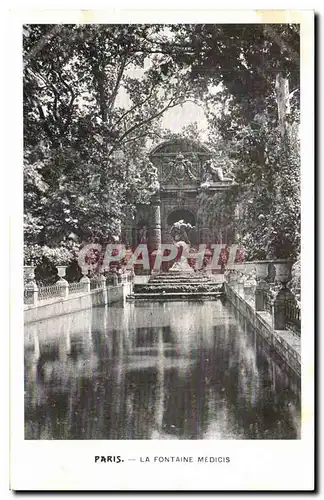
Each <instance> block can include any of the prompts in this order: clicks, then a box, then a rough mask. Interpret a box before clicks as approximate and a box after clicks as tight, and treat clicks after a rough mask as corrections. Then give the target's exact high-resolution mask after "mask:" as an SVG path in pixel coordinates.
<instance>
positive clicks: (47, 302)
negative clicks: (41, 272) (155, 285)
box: [24, 266, 133, 322]
mask: <svg viewBox="0 0 324 500" xmlns="http://www.w3.org/2000/svg"><path fill="white" fill-rule="evenodd" d="M64 274H65V273H63V271H61V270H60V275H59V276H60V278H59V280H58V281H57V282H56V283H55V284H54V285H50V286H38V285H37V283H36V282H35V275H34V272H33V270H32V268H31V266H29V267H28V269H27V271H26V272H25V286H24V306H25V307H24V309H25V322H31V321H38V320H41V319H45V318H47V317H53V316H56V315H60V314H67V313H70V312H75V311H77V310H82V309H86V308H89V307H93V306H101V305H106V304H110V303H114V302H117V301H119V300H123V299H124V298H125V297H126V296H128V295H130V294H131V293H132V290H133V274H132V273H130V272H129V273H124V274H120V275H112V276H110V277H109V279H108V278H106V276H104V275H100V276H98V277H95V278H91V279H90V278H89V277H88V276H87V275H86V273H85V272H84V273H83V276H82V278H81V279H80V281H78V282H76V283H69V282H68V281H67V280H66V279H65V278H64Z"/></svg>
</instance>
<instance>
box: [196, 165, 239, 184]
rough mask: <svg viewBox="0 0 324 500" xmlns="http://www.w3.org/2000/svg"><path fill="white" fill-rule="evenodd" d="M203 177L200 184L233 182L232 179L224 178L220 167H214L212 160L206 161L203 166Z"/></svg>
mask: <svg viewBox="0 0 324 500" xmlns="http://www.w3.org/2000/svg"><path fill="white" fill-rule="evenodd" d="M204 169H205V171H204V175H203V183H202V184H206V183H209V184H212V183H214V182H224V181H231V182H233V179H232V177H224V174H223V169H222V167H216V166H215V165H214V162H213V160H208V161H206V163H205V165H204Z"/></svg>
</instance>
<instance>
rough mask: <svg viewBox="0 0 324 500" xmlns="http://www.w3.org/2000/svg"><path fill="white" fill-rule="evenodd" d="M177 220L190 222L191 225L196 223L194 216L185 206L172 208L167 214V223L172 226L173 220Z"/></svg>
mask: <svg viewBox="0 0 324 500" xmlns="http://www.w3.org/2000/svg"><path fill="white" fill-rule="evenodd" d="M179 220H183V221H184V222H186V223H189V224H191V225H192V226H195V225H196V216H195V214H194V213H193V212H192V211H191V210H188V209H187V208H175V209H174V210H172V211H171V212H170V213H169V215H168V216H167V225H168V226H172V224H174V223H175V222H178V221H179Z"/></svg>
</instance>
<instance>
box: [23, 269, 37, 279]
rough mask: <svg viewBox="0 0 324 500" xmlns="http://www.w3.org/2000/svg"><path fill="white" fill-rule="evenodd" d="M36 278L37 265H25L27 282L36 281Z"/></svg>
mask: <svg viewBox="0 0 324 500" xmlns="http://www.w3.org/2000/svg"><path fill="white" fill-rule="evenodd" d="M34 278H35V266H24V280H25V281H26V283H30V282H31V281H34Z"/></svg>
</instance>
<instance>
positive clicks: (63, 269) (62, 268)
mask: <svg viewBox="0 0 324 500" xmlns="http://www.w3.org/2000/svg"><path fill="white" fill-rule="evenodd" d="M67 267H68V266H56V269H57V273H58V275H59V277H60V279H64V276H65V272H66V268H67Z"/></svg>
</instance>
